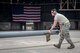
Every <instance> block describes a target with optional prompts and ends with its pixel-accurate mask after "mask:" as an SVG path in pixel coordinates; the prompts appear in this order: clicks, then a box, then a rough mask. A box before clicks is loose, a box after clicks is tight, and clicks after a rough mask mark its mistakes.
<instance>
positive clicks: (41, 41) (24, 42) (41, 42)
mask: <svg viewBox="0 0 80 53" xmlns="http://www.w3.org/2000/svg"><path fill="white" fill-rule="evenodd" d="M70 34H71V39H72V41H73V42H74V44H75V48H74V49H67V47H68V46H70V45H69V44H68V43H67V42H66V41H65V40H64V41H63V43H62V46H61V48H60V49H58V48H55V47H54V46H53V44H57V43H58V40H59V35H51V40H50V41H49V42H46V37H45V35H41V36H38V35H37V36H25V37H12V38H0V53H80V31H76V30H75V31H73V30H72V31H70Z"/></svg>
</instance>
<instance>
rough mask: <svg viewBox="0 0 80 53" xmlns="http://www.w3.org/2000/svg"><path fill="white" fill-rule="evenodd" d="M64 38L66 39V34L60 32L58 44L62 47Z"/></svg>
mask: <svg viewBox="0 0 80 53" xmlns="http://www.w3.org/2000/svg"><path fill="white" fill-rule="evenodd" d="M63 40H64V35H63V34H62V33H60V39H59V43H58V46H60V47H61V44H62V42H63Z"/></svg>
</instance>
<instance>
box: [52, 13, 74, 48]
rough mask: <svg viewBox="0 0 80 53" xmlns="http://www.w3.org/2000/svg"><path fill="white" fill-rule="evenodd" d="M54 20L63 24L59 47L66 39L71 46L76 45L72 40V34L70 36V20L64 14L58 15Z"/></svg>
mask: <svg viewBox="0 0 80 53" xmlns="http://www.w3.org/2000/svg"><path fill="white" fill-rule="evenodd" d="M54 20H57V21H58V22H59V24H62V29H61V32H60V33H59V35H60V39H59V43H58V44H59V45H60V46H61V44H62V42H63V40H64V38H65V39H66V41H67V42H68V43H69V44H70V45H74V44H73V42H72V41H71V39H70V34H69V28H70V22H69V20H68V19H67V18H66V17H65V16H64V15H62V14H59V13H57V14H56V16H55V17H54Z"/></svg>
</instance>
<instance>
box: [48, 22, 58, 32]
mask: <svg viewBox="0 0 80 53" xmlns="http://www.w3.org/2000/svg"><path fill="white" fill-rule="evenodd" d="M56 25H57V20H54V23H53V25H52V27H51V29H50V30H49V32H50V33H51V31H52V29H53V28H55V26H56Z"/></svg>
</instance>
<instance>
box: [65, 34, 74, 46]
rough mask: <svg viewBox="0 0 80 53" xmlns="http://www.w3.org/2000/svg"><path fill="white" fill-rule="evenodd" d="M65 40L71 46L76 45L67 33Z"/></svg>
mask: <svg viewBox="0 0 80 53" xmlns="http://www.w3.org/2000/svg"><path fill="white" fill-rule="evenodd" d="M64 38H65V39H66V41H67V42H68V43H69V44H70V45H71V46H73V45H74V44H73V42H72V40H71V39H70V35H69V33H65V36H64Z"/></svg>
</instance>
